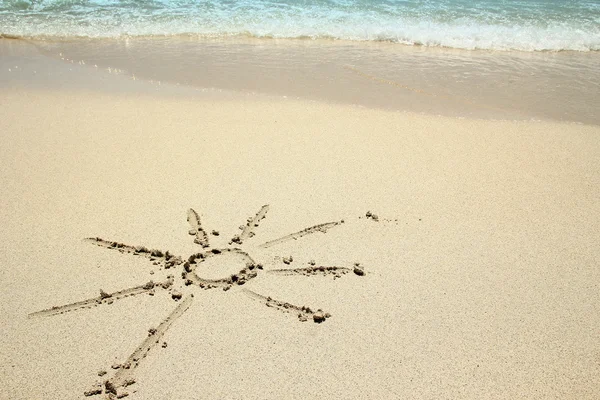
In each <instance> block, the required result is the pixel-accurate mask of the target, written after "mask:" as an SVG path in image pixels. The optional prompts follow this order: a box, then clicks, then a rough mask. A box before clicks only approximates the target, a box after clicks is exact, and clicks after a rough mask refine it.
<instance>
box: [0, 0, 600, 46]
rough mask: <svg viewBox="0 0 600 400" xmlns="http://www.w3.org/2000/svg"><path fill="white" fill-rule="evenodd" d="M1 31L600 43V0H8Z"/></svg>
mask: <svg viewBox="0 0 600 400" xmlns="http://www.w3.org/2000/svg"><path fill="white" fill-rule="evenodd" d="M0 34H2V35H4V36H16V37H26V38H72V37H85V38H122V37H136V36H177V35H191V36H197V37H228V36H249V37H257V38H313V39H316V38H329V39H343V40H352V41H389V42H393V43H401V44H408V45H422V46H437V47H448V48H458V49H488V50H520V51H560V50H576V51H598V50H600V1H599V0H1V1H0Z"/></svg>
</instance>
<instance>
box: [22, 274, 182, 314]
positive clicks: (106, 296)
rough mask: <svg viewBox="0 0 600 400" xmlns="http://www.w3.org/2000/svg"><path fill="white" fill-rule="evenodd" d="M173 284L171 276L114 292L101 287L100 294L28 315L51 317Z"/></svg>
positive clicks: (168, 286)
mask: <svg viewBox="0 0 600 400" xmlns="http://www.w3.org/2000/svg"><path fill="white" fill-rule="evenodd" d="M171 286H173V277H172V276H170V277H169V278H168V279H167V280H165V281H163V282H154V281H149V282H147V283H145V284H143V285H140V286H134V287H130V288H127V289H122V290H118V291H116V292H112V293H106V292H105V291H104V290H102V289H100V296H98V297H92V298H91V299H86V300H81V301H76V302H74V303H69V304H64V305H62V306H54V307H51V308H47V309H45V310H41V311H36V312H33V313H31V314H29V315H28V317H29V318H35V317H49V316H52V315H58V314H64V313H67V312H70V311H75V310H81V309H84V308H92V307H97V306H99V305H103V304H112V303H113V302H114V301H115V300H121V299H124V298H126V297H131V296H135V295H138V294H142V293H152V294H153V293H154V291H155V290H156V289H159V290H160V289H164V290H167V289H169V288H170V287H171Z"/></svg>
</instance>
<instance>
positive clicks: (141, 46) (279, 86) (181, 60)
mask: <svg viewBox="0 0 600 400" xmlns="http://www.w3.org/2000/svg"><path fill="white" fill-rule="evenodd" d="M32 43H34V44H35V46H36V47H37V48H38V49H39V50H41V52H42V53H43V54H45V55H47V56H50V57H53V58H55V59H56V60H60V61H63V62H66V63H72V62H74V63H75V64H82V63H85V66H86V67H90V68H97V69H99V70H101V71H106V72H108V73H115V71H116V73H119V74H122V75H125V76H129V77H132V78H133V77H134V76H135V78H136V79H144V80H148V81H151V82H152V83H154V84H157V83H158V82H161V83H173V84H179V85H183V86H190V87H193V88H203V89H220V90H230V91H241V92H246V93H259V94H268V95H276V96H288V97H292V98H304V99H311V100H324V101H332V102H338V103H347V104H356V105H362V106H367V107H377V108H385V109H394V110H406V111H416V112H425V113H433V114H442V115H451V116H459V117H475V118H498V119H552V120H561V121H572V122H581V123H589V124H599V123H600V115H599V113H598V112H597V105H598V99H599V98H600V68H598V67H597V66H598V65H600V54H597V53H596V52H590V53H577V52H559V53H544V52H541V53H540V52H536V53H523V52H490V51H467V50H449V49H435V48H426V47H410V46H403V45H397V44H389V43H356V42H344V41H327V40H319V41H314V40H273V39H239V38H238V39H226V40H224V39H218V40H217V39H214V40H208V39H198V38H183V37H178V38H173V37H171V38H166V37H165V38H156V37H152V38H136V39H102V40H87V39H86V40H70V41H37V42H32ZM94 66H95V67H94Z"/></svg>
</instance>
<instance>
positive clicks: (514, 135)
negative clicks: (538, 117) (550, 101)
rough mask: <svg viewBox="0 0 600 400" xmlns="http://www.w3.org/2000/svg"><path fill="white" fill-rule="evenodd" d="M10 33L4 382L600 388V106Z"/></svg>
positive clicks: (569, 393)
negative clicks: (192, 70)
mask: <svg viewBox="0 0 600 400" xmlns="http://www.w3.org/2000/svg"><path fill="white" fill-rule="evenodd" d="M12 54H13V56H12V57H15V58H14V59H11V61H13V60H15V59H16V60H18V61H19V62H18V63H15V65H17V66H21V68H22V70H26V71H29V68H31V71H34V70H35V71H36V74H35V75H36V76H37V78H30V76H31V75H33V74H29V72H27V73H23V72H14V73H13V71H11V72H10V74H12V75H8V74H9V72H8V71H6V72H2V73H1V74H0V83H1V84H2V90H1V91H0V113H1V114H0V115H1V118H0V136H1V137H0V139H1V141H2V143H3V145H2V146H0V185H1V187H2V188H3V190H2V192H3V196H2V207H0V221H1V224H0V227H1V228H0V241H1V242H2V243H3V246H2V249H1V251H0V265H1V266H2V268H0V278H1V282H2V284H3V288H4V289H3V290H2V291H1V292H0V307H1V311H2V317H1V318H2V319H1V322H2V326H3V328H4V329H3V335H0V380H1V381H2V382H3V383H4V385H3V393H2V394H1V395H0V397H1V398H6V399H31V398H48V399H50V398H63V399H78V398H85V396H84V393H85V392H88V394H90V395H91V394H92V392H93V391H94V390H98V389H99V390H100V392H104V394H98V395H93V396H91V397H90V398H102V396H105V397H106V396H109V393H108V392H111V391H112V388H114V391H115V392H116V393H117V394H118V395H122V394H124V393H128V395H129V396H128V397H127V398H131V399H156V398H161V399H199V398H207V399H208V398H210V399H214V398H243V399H278V398H386V399H392V398H415V399H416V398H418V399H427V398H430V399H438V398H463V399H480V398H506V399H514V398H539V399H548V398H560V399H593V398H597V397H598V395H599V392H598V386H597V384H596V382H598V380H599V379H600V364H599V363H598V360H599V357H600V335H599V333H598V329H597V327H598V326H599V325H600V313H599V312H598V311H599V309H600V294H599V293H600V291H599V290H598V282H600V272H599V269H598V268H597V267H598V262H599V260H600V250H599V248H598V246H597V243H598V242H600V202H599V201H598V198H600V189H599V188H600V172H599V169H598V165H599V161H600V160H599V159H598V157H599V156H598V155H599V154H600V128H599V127H597V126H591V125H581V124H572V123H559V122H551V121H545V122H532V121H493V120H486V119H478V120H475V119H466V118H455V117H447V116H435V115H428V114H417V113H411V112H400V111H391V110H382V109H375V108H366V107H358V106H351V105H344V104H335V103H325V102H318V101H307V100H297V99H290V98H287V99H285V98H280V97H279V98H276V97H273V96H267V95H264V96H261V95H250V94H247V93H235V92H226V91H222V92H219V91H197V90H196V88H190V87H181V86H179V87H177V86H175V87H171V86H168V85H164V84H161V85H160V87H159V88H157V85H153V84H150V83H148V82H145V81H141V80H135V81H134V80H132V79H131V77H128V76H126V75H119V74H117V75H115V74H112V73H100V71H98V72H96V71H94V70H93V69H89V68H87V67H85V66H83V65H81V68H78V67H79V66H77V67H76V65H77V64H76V63H73V64H70V63H68V64H65V63H64V62H62V60H60V62H59V61H58V60H55V59H51V60H47V59H46V58H38V55H35V54H32V53H28V52H27V51H24V52H23V53H22V54H21V55H15V54H14V51H13V53H12ZM2 60H3V62H7V61H6V60H7V58H3V59H2ZM40 60H43V61H40ZM33 68H35V69H33ZM19 74H22V75H19ZM267 205H268V207H266V208H265V207H264V206H267ZM190 209H193V210H194V212H195V215H194V213H192V212H190ZM342 220H343V223H342V222H341V221H342ZM322 224H330V225H322ZM311 227H320V228H315V229H311ZM200 228H201V229H200ZM306 229H308V231H306ZM202 232H204V233H202ZM302 232H304V233H302ZM86 238H92V239H88V240H85V239H86ZM94 238H101V239H102V240H98V239H94ZM113 242H114V245H113ZM142 246H143V248H142ZM144 249H145V250H144ZM232 249H234V250H232ZM235 249H237V250H235ZM215 250H216V251H215ZM156 251H159V252H160V253H158V252H156ZM167 251H168V252H169V253H168V255H167V253H166V252H167ZM192 255H195V256H194V257H190V256H192ZM186 262H187V263H188V265H187V266H186ZM357 263H358V266H357V265H356V264H357ZM259 264H260V268H259ZM221 268H222V270H223V272H222V274H223V276H222V277H220V275H219V273H220V271H221ZM321 268H322V269H321ZM332 268H334V269H332ZM242 270H243V271H244V272H243V273H242ZM232 275H236V276H237V278H236V279H235V280H234V279H233V276H232ZM240 278H241V279H243V280H244V282H243V284H240V283H241V282H240V280H241V279H240ZM188 280H190V281H191V283H188V282H187V281H188ZM150 281H152V285H149V282H150ZM167 282H171V283H167ZM132 288H134V289H135V290H134V291H130V292H122V291H123V290H125V289H132ZM225 288H227V289H225ZM85 300H90V302H88V303H85V304H81V303H79V302H81V301H85ZM73 303H76V305H73ZM64 305H71V306H69V307H68V308H67V309H54V310H55V311H57V310H58V311H59V312H58V313H54V312H52V311H50V312H42V313H41V314H33V315H31V314H32V313H36V312H39V311H42V310H52V307H53V306H64ZM87 307H89V308H87ZM307 309H309V310H307ZM60 312H63V313H62V314H61V313H60ZM113 366H114V367H116V368H113ZM126 366H128V367H129V368H126ZM104 372H106V373H104ZM99 375H101V376H99ZM96 382H97V384H98V386H95V383H96ZM106 382H109V384H108V385H107V384H106Z"/></svg>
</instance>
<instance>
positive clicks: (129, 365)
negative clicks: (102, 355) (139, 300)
mask: <svg viewBox="0 0 600 400" xmlns="http://www.w3.org/2000/svg"><path fill="white" fill-rule="evenodd" d="M192 300H193V295H188V296H186V297H185V299H183V301H182V302H181V303H179V304H178V305H177V307H175V309H174V310H173V311H172V312H171V313H170V314H169V315H168V316H167V318H165V319H164V320H163V321H162V322H161V323H160V325H158V327H156V328H151V329H149V330H148V336H147V337H146V338H145V339H144V340H143V341H142V343H141V344H140V345H139V346H138V347H137V348H136V349H135V350H134V351H133V353H131V355H130V356H129V357H128V358H127V360H126V361H125V362H124V363H123V364H120V365H113V369H116V370H117V372H116V373H115V375H114V376H113V377H112V378H110V379H108V380H106V381H104V388H102V386H100V387H98V385H96V386H94V387H93V388H92V389H90V390H89V391H87V392H85V393H84V394H85V395H86V396H91V395H95V394H101V393H102V389H104V393H105V394H106V395H107V398H109V399H110V398H112V396H111V395H113V396H116V397H117V398H119V396H122V397H124V396H123V395H124V393H123V392H122V391H121V388H125V387H127V386H130V385H133V384H134V383H135V378H134V375H133V372H134V371H135V369H136V368H137V367H138V366H139V365H140V362H141V361H142V360H143V359H144V358H146V356H147V355H148V353H150V350H152V349H153V348H154V347H156V345H158V343H159V342H160V339H162V337H163V336H164V334H165V333H166V332H167V330H168V329H169V327H170V326H171V324H172V323H173V322H175V320H176V319H177V318H179V317H181V315H182V314H183V313H184V312H186V311H187V309H188V308H189V307H190V305H191V304H192Z"/></svg>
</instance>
